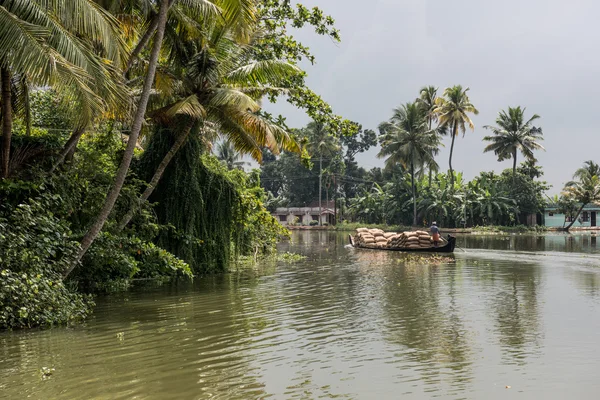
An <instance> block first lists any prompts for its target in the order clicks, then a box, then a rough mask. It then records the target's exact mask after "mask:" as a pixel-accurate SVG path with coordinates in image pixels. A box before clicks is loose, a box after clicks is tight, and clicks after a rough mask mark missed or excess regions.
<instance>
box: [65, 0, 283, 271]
mask: <svg viewBox="0 0 600 400" xmlns="http://www.w3.org/2000/svg"><path fill="white" fill-rule="evenodd" d="M80 1H83V0H80ZM199 1H200V0H157V2H156V6H158V10H156V11H154V12H155V13H156V15H157V25H156V31H155V33H154V36H153V39H154V42H153V45H152V49H151V51H150V58H149V60H148V63H147V72H146V73H145V74H143V75H142V76H143V77H144V79H143V81H144V84H143V87H142V89H141V92H140V96H139V101H138V106H137V109H136V112H135V117H134V120H133V123H132V126H131V132H130V134H129V139H128V141H127V147H126V149H125V152H124V154H123V158H122V161H121V164H120V166H119V168H118V170H117V173H116V176H115V182H114V184H113V186H112V187H111V190H110V191H109V193H108V194H107V196H106V199H105V202H104V205H103V207H102V209H101V211H100V213H99V215H98V217H97V219H96V221H95V222H94V224H93V225H92V226H91V227H90V229H89V230H88V232H87V233H86V234H85V236H84V237H83V239H82V241H81V250H80V251H79V253H78V256H77V257H76V259H75V260H74V262H73V264H72V265H71V267H70V268H69V269H68V270H67V271H65V273H64V276H65V277H66V276H68V275H69V274H70V273H71V272H72V271H73V269H74V268H75V266H76V265H77V264H78V263H79V261H80V260H81V258H82V257H83V256H84V255H85V253H86V252H87V250H88V249H89V247H90V246H91V244H92V243H93V241H94V240H95V239H96V237H97V236H98V234H99V233H100V231H101V230H102V228H103V226H104V224H105V223H106V220H107V219H108V216H109V215H110V213H111V211H112V209H113V207H114V205H115V202H116V200H117V198H118V196H119V194H120V192H121V188H122V187H123V184H124V182H125V177H126V175H127V172H128V170H129V166H130V165H131V160H132V158H133V152H134V149H135V148H136V146H137V144H138V143H137V141H138V137H139V135H140V132H141V129H142V123H143V121H144V118H145V115H146V108H147V106H148V102H149V100H150V94H151V91H152V87H153V84H154V81H155V76H156V71H157V66H158V60H159V55H160V53H161V49H162V46H163V38H164V37H165V32H166V30H167V29H166V27H167V19H168V15H169V9H170V8H171V6H172V5H173V4H175V3H177V4H179V3H181V5H182V6H184V7H187V8H190V6H193V5H197V4H198V3H199ZM201 2H202V3H205V4H209V3H210V4H215V5H217V6H218V7H219V11H220V12H219V18H206V19H203V18H204V17H205V16H204V15H198V16H197V17H196V18H195V19H194V18H185V22H187V23H185V24H182V26H179V28H181V29H169V30H168V31H169V33H171V32H173V30H174V31H175V34H174V35H173V37H174V38H178V39H179V41H178V42H177V44H176V45H174V46H171V47H170V50H171V58H170V60H171V62H172V63H173V62H174V63H177V62H178V61H181V60H180V59H178V57H177V56H179V55H181V53H179V52H178V53H176V55H177V56H174V54H175V53H174V52H173V51H174V50H175V49H179V50H181V51H184V50H189V49H190V47H189V46H197V44H198V43H201V42H202V40H204V39H207V38H213V39H214V38H218V37H221V36H220V35H221V34H223V35H224V34H225V33H226V30H231V31H233V32H234V36H235V38H234V39H236V38H237V39H239V41H238V42H236V43H237V44H239V43H240V42H241V43H242V44H243V43H247V42H248V41H249V40H250V39H251V33H250V32H251V31H252V29H253V27H254V26H255V24H256V22H257V20H256V3H255V2H254V1H253V0H217V1H215V2H214V3H213V2H211V1H209V0H201ZM202 9H205V8H204V7H203V8H202ZM190 26H195V27H196V28H199V27H203V28H207V30H210V29H212V32H211V33H212V34H213V36H209V35H208V34H206V32H204V30H203V29H197V31H199V32H204V34H205V35H206V36H202V37H201V38H198V39H202V40H195V41H194V40H190V35H187V32H188V31H187V29H188V28H189V27H190ZM224 36H225V38H226V39H227V40H231V38H230V37H229V36H227V35H224ZM231 41H232V42H235V40H231ZM238 47H240V48H243V46H238ZM192 48H193V47H192ZM191 54H193V55H195V56H194V61H195V64H194V63H192V64H191V65H188V66H189V67H190V68H189V69H186V71H188V72H190V71H191V72H190V73H191V75H189V76H190V77H191V78H192V79H194V78H202V76H201V71H203V70H204V69H205V67H207V65H206V64H203V62H204V61H208V60H207V57H208V53H207V52H205V53H204V55H202V52H198V51H196V52H192V53H191ZM199 54H200V56H199V57H198V55H199ZM184 60H189V56H188V58H185V59H184ZM267 63H268V62H267ZM256 65H257V64H256V63H255V64H254V67H256ZM178 66H182V65H181V64H179V65H178ZM260 66H262V64H261V63H258V69H260ZM180 72H181V70H180ZM249 74H250V75H252V74H253V76H255V82H257V83H259V82H260V79H259V78H257V77H256V75H257V73H256V69H253V68H246V69H243V70H240V71H238V73H237V74H236V73H235V71H231V74H230V77H229V79H230V83H232V84H235V83H236V79H237V78H238V77H239V76H240V75H242V76H248V75H249ZM259 75H260V74H259ZM205 78H209V77H206V76H205ZM157 81H158V80H157ZM161 81H164V80H161ZM185 83H188V82H185ZM195 83H196V86H195V87H194V89H197V88H198V81H197V80H196V82H195ZM169 86H170V88H171V89H173V88H175V89H182V87H181V86H177V85H176V83H173V85H169ZM250 89H252V88H250ZM191 90H193V89H191ZM170 93H176V94H180V93H181V92H180V91H177V90H172V91H170ZM210 93H212V96H211V99H212V103H213V104H218V105H221V106H225V105H226V104H230V105H235V106H236V107H234V111H232V113H231V119H230V120H229V123H230V126H226V125H225V124H221V125H220V127H219V128H220V131H222V132H225V131H233V132H240V131H242V132H243V129H240V125H243V124H245V125H246V126H251V127H252V128H253V129H254V132H256V133H257V138H259V139H262V141H263V142H267V141H272V142H274V143H277V142H276V140H277V138H279V139H280V141H283V140H286V139H285V138H284V136H285V135H278V136H277V138H275V137H274V135H273V130H272V129H271V126H269V124H265V121H264V120H261V119H260V118H259V117H257V116H256V115H254V114H253V112H256V111H257V109H258V104H257V103H256V102H255V101H252V102H249V101H248V99H251V98H250V97H249V96H247V95H245V96H239V95H236V94H232V93H231V92H228V91H227V90H225V88H221V89H220V90H219V89H215V90H213V91H211V92H210ZM203 94H206V93H203ZM198 99H199V94H198V93H195V92H194V93H192V94H191V95H190V96H188V97H186V98H183V99H182V98H179V99H178V100H177V101H176V103H173V104H170V106H167V107H165V108H164V109H163V110H162V111H163V112H162V113H160V112H159V113H157V114H158V115H160V114H162V115H164V116H166V117H169V116H171V117H174V116H177V115H179V116H183V117H182V118H183V119H184V120H187V121H185V122H184V124H186V126H185V128H184V129H183V131H184V132H183V134H182V135H179V136H180V137H179V138H178V139H177V140H176V142H175V144H174V146H179V147H180V146H181V145H182V144H183V142H184V141H185V137H187V134H188V133H189V132H190V131H191V130H192V128H194V124H195V123H197V122H198V118H199V117H201V118H204V116H208V115H210V112H209V110H206V109H204V108H203V107H202V105H201V103H200V102H199V101H198ZM216 108H218V107H216ZM242 110H243V111H242ZM249 110H250V111H249ZM215 112H216V113H218V111H215ZM174 122H175V123H176V124H180V123H181V120H180V118H176V120H175V121H174ZM225 133H226V132H225ZM278 133H279V132H278ZM250 138H251V137H248V138H246V139H247V140H246V142H245V145H247V146H248V147H250V145H252V146H253V147H257V146H260V143H259V144H258V145H257V143H256V141H253V140H252V141H250V143H248V139H250ZM251 139H254V138H251ZM239 143H244V141H243V140H242V139H239V140H238V142H234V145H238V144H239ZM176 151H177V150H176V149H175V148H172V149H171V150H170V151H169V152H168V153H167V155H165V158H164V159H163V161H162V162H161V163H160V165H159V167H158V169H157V171H156V173H155V174H154V176H153V178H152V180H151V182H150V183H149V186H148V188H147V189H146V191H144V193H143V194H142V196H141V198H143V199H147V198H148V197H149V196H150V194H151V193H152V190H153V189H154V187H155V186H156V183H157V182H158V180H159V179H160V177H161V176H162V172H164V169H165V168H166V167H167V165H168V163H169V162H170V160H171V159H172V158H173V156H174V154H175V153H176ZM133 212H134V211H132V210H130V211H129V212H128V213H127V215H126V216H125V217H124V218H123V220H122V221H121V223H120V224H119V228H120V229H122V227H124V226H125V225H126V224H127V222H128V219H131V216H132V215H133Z"/></svg>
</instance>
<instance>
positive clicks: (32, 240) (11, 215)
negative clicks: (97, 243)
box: [0, 195, 79, 273]
mask: <svg viewBox="0 0 600 400" xmlns="http://www.w3.org/2000/svg"><path fill="white" fill-rule="evenodd" d="M59 202H60V197H59V196H56V195H43V196H40V197H37V198H34V199H30V200H29V201H28V202H26V203H22V204H19V205H18V206H16V207H14V208H5V209H3V210H1V212H0V268H1V269H8V270H11V271H13V272H34V273H41V272H43V273H48V272H52V273H62V272H63V271H64V270H65V269H66V268H67V266H68V265H69V261H70V260H72V259H73V258H74V257H75V254H76V253H77V250H78V248H79V243H78V242H77V241H76V240H74V239H73V238H72V237H71V230H70V229H69V226H68V224H67V223H66V222H65V221H64V220H62V219H59V218H58V217H57V216H56V215H54V213H53V212H52V211H51V210H53V209H55V208H57V203H59ZM3 215H6V216H3Z"/></svg>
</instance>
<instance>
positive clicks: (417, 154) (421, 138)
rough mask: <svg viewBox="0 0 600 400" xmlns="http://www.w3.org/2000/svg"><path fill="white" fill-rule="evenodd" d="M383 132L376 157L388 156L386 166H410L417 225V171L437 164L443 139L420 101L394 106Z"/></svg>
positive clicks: (381, 125)
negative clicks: (428, 120) (433, 128)
mask: <svg viewBox="0 0 600 400" xmlns="http://www.w3.org/2000/svg"><path fill="white" fill-rule="evenodd" d="M379 131H380V133H381V134H382V142H381V151H380V152H379V154H377V157H379V158H383V157H387V159H386V160H385V165H386V167H387V168H389V167H392V166H394V165H397V164H400V165H402V166H404V167H405V168H407V169H409V171H410V175H411V188H412V200H413V225H414V226H416V225H417V194H416V190H415V171H416V168H419V167H421V166H423V165H436V163H435V159H434V157H435V155H436V154H437V153H438V151H439V146H440V139H439V136H438V135H437V133H436V132H435V130H432V129H429V126H428V123H427V116H426V114H425V113H424V112H423V110H422V109H421V108H419V106H418V105H417V103H407V104H405V105H403V106H401V107H399V108H396V109H395V110H394V115H393V116H392V118H391V119H390V120H389V121H387V122H383V123H382V124H380V125H379Z"/></svg>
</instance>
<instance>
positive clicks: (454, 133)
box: [448, 122, 458, 190]
mask: <svg viewBox="0 0 600 400" xmlns="http://www.w3.org/2000/svg"><path fill="white" fill-rule="evenodd" d="M457 130H458V125H457V123H456V122H455V123H454V126H453V127H452V144H450V157H449V158H448V166H449V167H450V184H451V185H452V190H454V170H453V169H452V153H454V139H456V134H457V133H458V132H457Z"/></svg>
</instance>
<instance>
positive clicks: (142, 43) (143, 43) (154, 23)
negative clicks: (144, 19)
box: [123, 0, 175, 75]
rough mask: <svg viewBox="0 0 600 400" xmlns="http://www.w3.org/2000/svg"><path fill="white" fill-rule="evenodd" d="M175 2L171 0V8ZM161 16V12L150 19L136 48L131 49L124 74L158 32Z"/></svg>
mask: <svg viewBox="0 0 600 400" xmlns="http://www.w3.org/2000/svg"><path fill="white" fill-rule="evenodd" d="M174 2H175V0H169V5H168V7H169V8H170V7H171V6H172V5H173V3H174ZM159 16H160V14H156V15H155V16H154V17H153V18H152V21H150V25H148V28H147V29H146V32H145V33H144V35H143V36H142V37H141V38H140V41H139V42H138V44H137V45H136V46H135V48H134V49H133V50H132V51H131V54H130V55H129V60H127V65H126V66H125V70H124V71H123V74H124V75H127V74H128V73H129V70H130V69H131V67H133V63H134V62H135V60H137V58H138V57H139V56H140V53H141V52H142V50H144V49H145V48H146V46H147V45H148V42H150V39H151V38H152V35H154V32H156V28H158V18H159Z"/></svg>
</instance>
